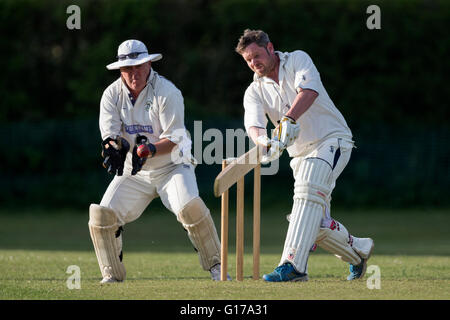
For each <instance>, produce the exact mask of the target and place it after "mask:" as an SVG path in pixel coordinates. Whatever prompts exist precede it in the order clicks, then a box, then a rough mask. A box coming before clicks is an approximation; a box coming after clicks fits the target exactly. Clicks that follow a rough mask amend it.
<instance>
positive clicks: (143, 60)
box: [106, 53, 162, 70]
mask: <svg viewBox="0 0 450 320" xmlns="http://www.w3.org/2000/svg"><path fill="white" fill-rule="evenodd" d="M161 59H162V54H160V53H155V54H149V55H148V56H146V57H143V58H140V59H126V60H122V61H116V62H113V63H111V64H108V65H107V66H106V69H108V70H116V69H120V68H122V67H130V66H137V65H140V64H143V63H146V62H148V61H152V62H153V61H158V60H161Z"/></svg>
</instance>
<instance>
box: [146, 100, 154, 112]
mask: <svg viewBox="0 0 450 320" xmlns="http://www.w3.org/2000/svg"><path fill="white" fill-rule="evenodd" d="M152 107H153V103H152V100H151V99H148V100H147V103H146V104H145V111H146V112H149V111H150V109H151V108H152Z"/></svg>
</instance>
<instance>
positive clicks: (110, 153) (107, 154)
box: [101, 137, 130, 176]
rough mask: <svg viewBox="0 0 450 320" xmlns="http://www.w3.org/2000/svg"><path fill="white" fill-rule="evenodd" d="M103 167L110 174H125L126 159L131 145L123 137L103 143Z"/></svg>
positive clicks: (109, 139) (108, 139) (106, 140)
mask: <svg viewBox="0 0 450 320" xmlns="http://www.w3.org/2000/svg"><path fill="white" fill-rule="evenodd" d="M101 146H102V157H103V158H104V160H103V167H104V168H105V169H106V170H107V171H108V173H109V174H117V175H118V176H121V175H122V174H123V167H124V163H125V158H126V157H127V153H128V151H129V150H130V144H129V143H128V141H127V140H125V139H124V138H122V137H117V138H116V139H112V138H107V139H105V140H103V141H102V144H101Z"/></svg>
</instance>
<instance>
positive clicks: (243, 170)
mask: <svg viewBox="0 0 450 320" xmlns="http://www.w3.org/2000/svg"><path fill="white" fill-rule="evenodd" d="M261 156H262V147H261V146H258V145H257V146H255V147H253V148H252V149H250V150H249V151H248V152H247V153H244V154H243V155H242V156H240V157H239V158H234V159H233V160H230V161H229V163H228V166H227V167H226V168H225V169H223V170H222V171H221V172H220V173H219V175H218V176H217V177H216V180H214V195H215V196H216V197H220V196H221V195H222V193H224V192H225V191H227V190H228V189H229V188H230V187H231V186H232V185H234V184H235V183H236V182H237V181H238V180H239V179H240V178H242V177H243V176H245V175H246V174H247V173H248V172H249V171H250V170H252V169H253V168H255V167H256V166H257V165H258V164H259V163H260V162H261Z"/></svg>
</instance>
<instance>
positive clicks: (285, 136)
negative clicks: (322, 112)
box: [278, 116, 300, 148]
mask: <svg viewBox="0 0 450 320" xmlns="http://www.w3.org/2000/svg"><path fill="white" fill-rule="evenodd" d="M299 133H300V124H298V123H297V122H296V121H295V120H294V119H292V118H290V117H288V116H284V117H283V118H281V120H280V121H279V126H278V140H279V141H280V143H281V144H283V145H284V148H287V147H289V146H291V145H292V144H293V143H294V141H295V139H297V138H298V135H299Z"/></svg>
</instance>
